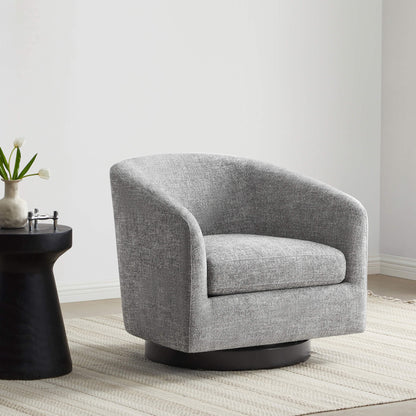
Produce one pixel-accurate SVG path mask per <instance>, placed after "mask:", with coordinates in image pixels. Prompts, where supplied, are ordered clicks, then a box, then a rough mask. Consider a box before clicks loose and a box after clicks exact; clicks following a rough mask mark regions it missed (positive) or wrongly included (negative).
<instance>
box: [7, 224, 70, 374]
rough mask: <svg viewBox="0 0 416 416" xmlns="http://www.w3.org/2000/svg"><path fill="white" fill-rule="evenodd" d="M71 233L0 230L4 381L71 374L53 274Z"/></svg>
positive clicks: (40, 228)
mask: <svg viewBox="0 0 416 416" xmlns="http://www.w3.org/2000/svg"><path fill="white" fill-rule="evenodd" d="M71 246H72V229H71V228H70V227H67V226H65V225H57V226H56V229H55V230H54V226H53V225H51V224H40V225H37V228H36V229H33V228H32V230H31V231H29V227H28V226H26V227H25V228H20V229H0V379H22V380H32V379H40V378H47V377H57V376H61V375H64V374H67V373H69V372H70V371H71V370H72V362H71V356H70V352H69V348H68V342H67V338H66V333H65V327H64V323H63V319H62V313H61V308H60V305H59V300H58V294H57V291H56V285H55V279H54V275H53V271H52V268H53V265H54V263H55V261H56V260H57V259H58V257H60V256H61V255H62V254H63V253H64V252H65V251H67V250H68V249H69V248H71Z"/></svg>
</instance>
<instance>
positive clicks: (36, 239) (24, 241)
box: [0, 224, 72, 253]
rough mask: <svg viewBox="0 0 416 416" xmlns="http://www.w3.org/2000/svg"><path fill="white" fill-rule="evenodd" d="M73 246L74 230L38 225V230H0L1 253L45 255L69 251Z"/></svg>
mask: <svg viewBox="0 0 416 416" xmlns="http://www.w3.org/2000/svg"><path fill="white" fill-rule="evenodd" d="M71 246H72V228H71V227H68V226H66V225H58V226H57V228H56V230H54V229H53V224H38V228H37V229H34V228H32V230H31V231H29V227H28V226H27V225H26V227H24V228H13V229H10V228H7V229H4V228H0V253H28V252H30V253H36V252H38V253H43V252H49V251H61V250H67V249H69V248H70V247H71Z"/></svg>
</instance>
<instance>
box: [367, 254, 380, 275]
mask: <svg viewBox="0 0 416 416" xmlns="http://www.w3.org/2000/svg"><path fill="white" fill-rule="evenodd" d="M380 261H381V257H380V256H369V257H368V271H367V274H380Z"/></svg>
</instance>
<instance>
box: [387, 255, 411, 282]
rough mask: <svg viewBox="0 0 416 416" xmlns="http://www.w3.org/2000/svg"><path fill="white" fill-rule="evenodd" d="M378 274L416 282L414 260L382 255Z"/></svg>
mask: <svg viewBox="0 0 416 416" xmlns="http://www.w3.org/2000/svg"><path fill="white" fill-rule="evenodd" d="M380 273H381V274H385V275H387V276H395V277H402V278H404V279H410V280H416V259H412V258H409V257H400V256H391V255H389V254H382V255H381V260H380Z"/></svg>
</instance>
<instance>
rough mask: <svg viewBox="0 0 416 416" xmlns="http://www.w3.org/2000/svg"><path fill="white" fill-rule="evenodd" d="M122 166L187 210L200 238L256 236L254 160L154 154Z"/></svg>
mask: <svg viewBox="0 0 416 416" xmlns="http://www.w3.org/2000/svg"><path fill="white" fill-rule="evenodd" d="M125 162H127V163H129V164H130V168H133V169H134V170H135V171H136V172H137V173H138V174H139V176H140V177H142V178H144V179H145V180H146V182H150V183H151V184H152V185H153V186H156V187H157V188H159V189H161V190H163V191H164V192H166V193H167V194H169V196H170V197H172V198H174V199H176V200H177V201H178V202H180V203H181V204H182V205H183V206H185V207H186V208H187V209H188V210H189V211H190V212H191V213H192V214H193V215H194V216H195V218H196V220H197V221H198V223H199V225H200V227H201V230H202V232H203V234H225V233H250V234H255V233H256V230H257V232H258V227H257V225H256V222H257V221H256V218H257V217H258V216H257V215H256V211H257V209H258V206H257V203H256V202H257V194H258V189H257V185H258V181H256V175H255V174H254V173H255V168H254V166H255V164H256V162H254V161H251V160H248V159H240V158H236V157H231V156H222V155H209V154H168V155H154V156H145V157H140V158H136V159H130V160H128V161H125ZM121 163H124V162H121Z"/></svg>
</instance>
